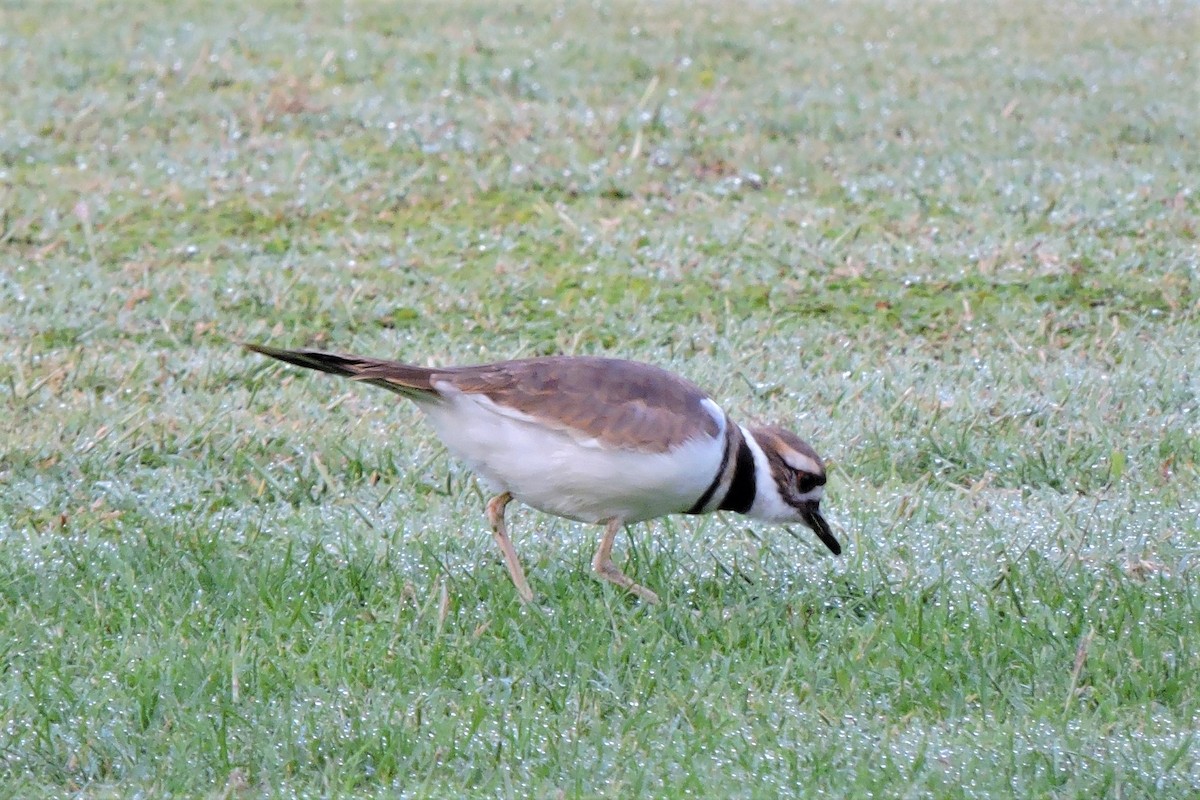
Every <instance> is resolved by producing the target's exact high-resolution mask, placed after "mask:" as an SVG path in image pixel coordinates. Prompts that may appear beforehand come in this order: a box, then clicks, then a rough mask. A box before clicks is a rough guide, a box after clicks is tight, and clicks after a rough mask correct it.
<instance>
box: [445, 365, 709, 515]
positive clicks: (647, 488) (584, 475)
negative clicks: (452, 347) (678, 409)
mask: <svg viewBox="0 0 1200 800" xmlns="http://www.w3.org/2000/svg"><path fill="white" fill-rule="evenodd" d="M439 388H440V387H439ZM443 397H444V404H436V405H435V404H428V403H422V404H421V405H422V408H423V410H424V411H425V413H426V415H427V416H428V417H429V421H430V422H431V423H432V424H433V427H434V429H435V430H436V431H437V434H438V437H439V438H440V439H441V440H442V442H443V443H444V444H445V445H446V447H447V448H448V449H449V450H450V452H451V453H453V454H454V455H455V456H457V457H458V458H460V459H462V460H463V461H464V462H466V464H467V465H468V466H470V467H471V468H472V469H473V470H474V471H475V472H476V473H477V474H478V475H479V476H480V477H481V478H483V479H484V480H485V481H486V482H487V483H488V484H490V486H491V488H492V489H494V490H496V491H509V492H511V493H512V495H513V497H515V498H516V499H517V500H519V501H521V502H522V503H525V504H526V505H529V506H532V507H534V508H536V509H539V510H541V511H545V512H547V513H550V514H555V515H557V516H560V517H567V518H569V519H575V520H579V521H581V522H593V523H595V522H604V521H606V520H608V519H612V518H619V519H622V520H624V521H625V522H641V521H642V520H647V519H652V518H654V517H661V516H664V515H666V514H677V513H681V512H683V511H686V510H688V509H689V508H691V507H692V505H693V504H694V503H695V502H696V501H697V500H698V499H699V498H700V496H701V495H702V494H704V491H705V489H707V488H708V485H709V484H710V483H711V482H712V480H713V476H714V475H716V473H717V469H718V468H719V467H720V464H721V456H722V455H723V453H724V446H725V441H724V439H725V432H724V427H723V426H724V420H722V423H721V424H722V430H721V431H720V432H719V434H718V435H717V436H716V437H714V438H711V439H710V438H706V437H704V438H699V439H693V440H691V441H689V442H687V443H685V444H683V445H682V446H680V447H678V448H676V449H674V450H671V451H668V452H665V453H637V452H628V451H622V450H614V449H612V448H607V447H603V446H601V445H600V444H599V443H598V442H596V441H595V440H586V439H581V438H576V437H573V436H571V435H569V434H567V433H560V432H558V431H553V430H548V429H547V428H545V427H542V426H540V425H538V424H536V423H534V422H531V421H528V420H525V419H520V418H518V417H516V416H510V415H508V414H502V413H498V412H497V411H496V410H494V408H490V407H489V405H490V401H488V400H487V399H486V398H479V397H478V396H476V395H464V394H459V393H456V392H455V393H445V392H444V393H443Z"/></svg>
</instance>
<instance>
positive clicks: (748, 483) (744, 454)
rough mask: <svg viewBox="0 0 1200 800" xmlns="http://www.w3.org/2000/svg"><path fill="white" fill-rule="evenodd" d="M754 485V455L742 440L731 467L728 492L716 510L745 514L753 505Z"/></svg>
mask: <svg viewBox="0 0 1200 800" xmlns="http://www.w3.org/2000/svg"><path fill="white" fill-rule="evenodd" d="M754 485H755V478H754V454H753V453H751V452H750V445H748V444H746V440H745V439H742V441H741V443H740V445H739V446H738V453H737V463H736V464H734V466H733V480H732V481H730V482H729V491H728V492H726V493H725V499H724V500H722V501H721V505H719V506H717V508H719V509H720V510H722V511H736V512H737V513H739V514H745V513H746V512H747V511H749V510H750V506H752V505H754V495H755V493H756V492H755V486H754Z"/></svg>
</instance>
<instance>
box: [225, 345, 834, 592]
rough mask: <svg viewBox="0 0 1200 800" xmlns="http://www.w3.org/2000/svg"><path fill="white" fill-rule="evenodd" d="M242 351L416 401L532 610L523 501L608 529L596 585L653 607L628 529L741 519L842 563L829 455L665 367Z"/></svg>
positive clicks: (595, 360)
mask: <svg viewBox="0 0 1200 800" xmlns="http://www.w3.org/2000/svg"><path fill="white" fill-rule="evenodd" d="M243 346H244V347H245V348H246V349H248V350H250V351H253V352H255V353H259V354H261V355H264V356H269V357H271V358H274V359H278V360H280V361H284V362H287V363H289V364H293V365H296V366H300V367H307V368H309V369H314V370H319V371H321V372H327V373H331V374H333V375H341V376H345V377H348V378H350V379H352V380H355V381H360V382H362V383H368V384H373V385H375V386H380V387H382V388H384V389H388V390H390V391H392V392H395V393H396V394H398V395H400V396H402V397H406V398H408V399H410V400H412V401H414V402H415V403H416V404H417V406H418V407H419V408H420V409H421V411H423V412H424V415H425V417H426V418H427V419H428V421H429V422H430V423H431V424H432V427H433V429H434V432H435V433H436V434H437V436H438V438H439V439H440V440H441V441H442V443H443V444H444V445H445V446H446V448H447V449H448V450H449V451H450V453H451V454H453V455H454V456H456V457H457V458H458V459H460V460H461V461H463V462H465V463H466V465H467V466H468V467H470V468H471V470H472V471H474V472H475V473H476V475H477V476H478V477H479V478H480V479H482V482H483V483H484V484H486V485H487V487H488V488H489V489H490V490H491V492H492V494H491V497H490V499H489V500H488V501H487V505H486V513H487V518H488V522H489V524H490V526H491V531H492V536H493V538H494V539H495V541H496V544H497V545H498V546H499V547H500V551H501V553H502V555H503V556H504V562H505V566H506V567H507V569H508V573H509V575H510V576H511V578H512V582H513V585H514V586H515V587H516V590H517V593H518V595H519V596H520V599H521V600H522V601H523V602H525V603H528V602H531V601H532V600H533V592H532V590H531V589H530V587H529V582H528V581H527V580H526V578H525V572H524V570H523V569H522V567H521V562H520V561H519V559H518V558H517V553H516V550H515V549H514V547H513V545H512V541H511V539H510V538H509V535H508V530H507V528H506V526H505V509H506V507H507V506H508V504H509V502H511V501H512V500H514V499H515V500H517V501H519V502H521V503H523V504H525V505H527V506H530V507H532V508H535V509H538V510H540V511H543V512H545V513H548V514H553V515H555V516H558V517H564V518H567V519H571V520H576V521H578V522H584V523H592V524H598V525H603V526H604V533H603V535H602V536H601V538H600V544H599V546H598V547H597V549H596V552H595V555H594V557H593V558H592V569H593V571H594V572H595V574H596V575H597V576H598V577H600V578H602V579H603V580H606V581H608V582H610V583H612V584H615V585H616V586H619V587H621V588H622V589H624V590H626V591H627V592H629V593H631V594H633V595H636V596H637V597H639V598H641V599H642V600H643V601H646V602H648V603H657V602H658V595H657V594H656V593H655V592H654V591H652V590H650V589H648V588H646V587H644V586H642V585H640V584H638V583H637V582H636V581H635V580H633V579H632V578H630V577H629V576H628V575H626V574H625V573H623V572H622V571H621V570H620V568H618V567H617V565H616V564H614V563H613V560H612V548H613V542H614V540H615V539H616V536H617V534H618V532H619V531H620V530H621V528H622V527H624V526H625V525H632V524H635V523H638V522H643V521H646V520H650V519H655V518H657V517H663V516H667V515H670V514H706V513H709V512H714V511H732V512H735V513H738V514H744V515H747V516H749V517H751V518H753V519H757V520H761V521H765V522H769V523H776V524H787V523H795V522H800V523H804V524H805V525H806V526H807V527H809V528H810V529H812V531H813V532H814V533H815V534H816V535H817V537H818V538H819V539H820V540H821V542H822V543H824V544H825V546H826V547H827V548H829V550H830V551H831V552H832V553H833V554H834V555H838V554H840V553H841V550H842V548H841V545H840V544H839V543H838V540H837V539H836V538H835V537H834V535H833V532H832V530H831V529H830V526H829V523H828V522H827V521H826V520H825V517H824V516H823V515H822V513H821V509H820V504H821V499H822V497H823V495H824V491H825V483H826V475H825V464H824V462H823V461H822V460H821V457H820V456H819V455H817V453H816V451H815V450H814V449H813V448H812V447H811V446H810V445H809V444H808V443H807V442H805V441H804V440H803V439H801V438H800V437H799V436H797V435H796V434H794V433H792V432H791V431H790V430H787V429H785V428H783V427H779V426H774V425H763V426H743V425H740V424H738V423H736V422H734V421H733V420H732V419H731V418H730V417H729V415H728V414H727V413H726V412H725V411H723V410H722V409H721V407H720V406H718V405H717V404H716V403H715V402H714V401H713V400H712V399H711V398H710V397H709V396H708V395H707V394H706V393H705V392H704V391H703V390H701V389H700V388H699V387H698V386H696V385H695V384H693V383H692V382H690V381H688V380H686V379H685V378H683V377H680V376H679V375H676V374H675V373H673V372H669V371H667V370H665V369H662V368H660V367H656V366H653V365H651V364H646V363H642V362H638V361H629V360H624V359H618V358H605V357H597V356H565V355H559V356H541V357H535V358H525V359H518V360H511V361H498V362H495V363H490V364H480V365H476V366H459V367H442V368H438V367H422V366H416V365H414V364H406V363H403V362H400V361H391V360H386V359H378V358H367V357H363V356H354V355H345V354H338V353H329V352H324V351H321V350H308V349H304V350H285V349H279V348H276V347H268V346H265V345H261V344H253V343H243Z"/></svg>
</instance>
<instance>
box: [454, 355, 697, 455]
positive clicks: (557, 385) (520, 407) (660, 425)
mask: <svg viewBox="0 0 1200 800" xmlns="http://www.w3.org/2000/svg"><path fill="white" fill-rule="evenodd" d="M431 380H432V381H433V382H435V383H436V382H438V381H443V380H444V381H447V382H449V383H451V384H452V385H453V386H454V387H455V388H457V389H458V390H460V391H462V392H465V393H467V394H482V395H484V396H486V397H487V398H489V399H490V400H492V401H493V402H495V403H497V404H498V405H503V406H506V407H508V408H512V409H515V410H516V411H519V412H521V413H522V414H526V415H528V416H530V417H534V418H536V419H537V420H538V421H539V422H542V423H543V424H545V425H547V426H548V427H552V428H557V429H559V430H563V431H568V432H571V433H579V434H583V435H585V436H587V437H589V438H594V439H596V440H597V441H599V442H600V443H601V444H604V445H609V446H612V447H622V448H628V449H635V450H641V451H644V452H656V453H659V452H663V451H665V450H670V449H671V448H673V447H676V446H678V445H680V444H683V443H684V442H686V441H687V440H689V439H693V438H696V437H699V436H717V435H718V434H719V433H720V427H719V425H718V423H717V420H715V419H714V418H713V416H712V414H710V413H709V411H708V409H706V408H705V407H703V406H702V405H701V403H702V401H703V400H704V399H705V397H706V395H705V394H704V392H702V391H701V390H700V389H699V388H697V387H696V386H695V385H693V384H691V383H689V382H688V381H686V380H684V379H683V378H680V377H679V376H678V375H674V374H672V373H670V372H667V371H666V370H663V369H659V368H658V367H653V366H650V365H649V364H641V363H638V362H636V361H623V360H620V359H615V358H592V357H583V356H579V357H572V356H551V357H547V358H531V359H524V360H521V361H502V362H500V363H497V364H487V365H484V366H479V367H460V368H457V369H448V370H444V371H439V372H437V373H436V374H435V375H433V376H432V377H431Z"/></svg>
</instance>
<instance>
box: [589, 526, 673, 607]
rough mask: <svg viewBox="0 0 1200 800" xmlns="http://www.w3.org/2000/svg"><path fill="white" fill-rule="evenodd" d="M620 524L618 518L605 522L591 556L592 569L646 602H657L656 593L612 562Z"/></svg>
mask: <svg viewBox="0 0 1200 800" xmlns="http://www.w3.org/2000/svg"><path fill="white" fill-rule="evenodd" d="M622 524H623V523H622V521H621V520H620V519H618V518H614V519H610V520H609V521H608V522H607V523H605V525H604V536H603V538H601V539H600V546H599V547H598V548H596V555H595V557H593V558H592V569H594V570H595V571H596V574H597V575H599V576H600V577H601V578H603V579H604V580H606V581H608V582H609V583H615V584H616V585H617V586H620V587H621V588H622V589H624V590H625V591H627V592H633V593H634V594H636V595H637V596H638V597H640V598H642V599H643V600H645V601H646V602H647V603H657V602H658V595H656V594H655V593H654V592H652V591H650V590H649V589H647V588H646V587H645V586H639V585H638V584H636V583H634V581H633V578H631V577H629V576H628V575H626V574H625V573H624V572H621V570H619V569H617V565H616V564H614V563H613V560H612V548H613V541H614V540H615V539H616V538H617V532H618V531H620V530H621V526H622Z"/></svg>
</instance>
